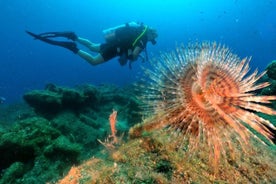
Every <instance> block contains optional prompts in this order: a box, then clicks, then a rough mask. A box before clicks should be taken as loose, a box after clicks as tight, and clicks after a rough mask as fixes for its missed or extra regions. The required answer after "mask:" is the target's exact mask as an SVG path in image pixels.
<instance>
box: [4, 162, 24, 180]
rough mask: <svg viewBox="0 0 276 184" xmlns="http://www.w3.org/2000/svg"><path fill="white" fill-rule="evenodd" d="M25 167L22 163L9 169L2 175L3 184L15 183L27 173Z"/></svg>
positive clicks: (17, 163)
mask: <svg viewBox="0 0 276 184" xmlns="http://www.w3.org/2000/svg"><path fill="white" fill-rule="evenodd" d="M24 170H25V167H24V164H23V163H22V162H14V163H13V164H12V165H11V166H10V167H9V168H7V169H6V170H5V171H4V172H3V175H2V178H1V180H0V181H1V184H2V183H3V184H4V183H14V182H15V181H14V180H15V179H16V178H19V177H21V176H22V175H23V174H24V173H25V171H24Z"/></svg>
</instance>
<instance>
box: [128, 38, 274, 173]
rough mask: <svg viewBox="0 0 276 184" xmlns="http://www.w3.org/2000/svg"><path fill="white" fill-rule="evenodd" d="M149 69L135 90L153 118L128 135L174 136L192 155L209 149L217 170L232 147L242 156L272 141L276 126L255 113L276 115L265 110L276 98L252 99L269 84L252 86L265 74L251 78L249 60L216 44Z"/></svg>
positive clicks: (163, 59)
mask: <svg viewBox="0 0 276 184" xmlns="http://www.w3.org/2000/svg"><path fill="white" fill-rule="evenodd" d="M153 63H154V66H155V67H154V68H153V69H152V70H150V69H148V70H146V74H147V75H146V77H145V81H144V82H145V84H140V85H139V88H140V89H142V91H143V92H144V93H143V95H142V96H141V99H142V100H143V101H144V102H145V104H146V106H145V108H146V111H147V112H150V113H153V114H154V115H153V117H152V118H150V119H149V120H147V121H145V123H144V124H143V125H139V126H136V127H135V128H134V129H132V130H131V134H132V136H139V135H140V134H141V132H142V131H143V130H146V131H151V130H157V129H165V130H167V131H168V132H170V133H171V134H172V135H177V136H176V137H173V136H172V137H173V138H172V139H175V143H176V144H177V146H180V147H182V148H184V147H185V144H186V143H187V144H188V145H189V146H188V150H189V151H190V153H193V152H195V149H198V148H199V147H201V146H200V145H201V144H202V145H206V146H208V147H209V148H210V155H209V160H210V161H212V164H213V166H215V168H216V167H217V166H218V162H219V160H220V157H221V156H226V155H227V154H230V155H234V151H233V150H234V149H233V147H236V146H237V145H239V146H241V148H242V149H243V150H244V151H246V149H247V147H248V145H249V140H250V138H251V137H254V138H257V139H258V140H259V141H261V142H264V141H263V140H264V139H265V140H268V141H271V139H272V138H273V134H272V133H271V132H270V130H269V129H268V127H269V128H271V129H275V127H274V125H273V124H272V123H271V122H269V121H268V120H265V119H263V118H262V117H260V116H258V115H257V114H255V113H254V112H261V113H265V114H269V115H276V111H274V110H272V109H270V108H268V107H266V106H265V105H264V104H268V103H270V101H271V100H275V99H276V96H257V95H255V94H254V91H255V90H258V89H262V88H264V87H266V86H268V85H269V83H267V82H264V83H261V84H258V85H256V84H255V82H256V81H257V80H258V79H259V78H260V77H261V76H262V75H263V74H261V75H259V76H258V75H257V71H255V72H253V73H249V64H248V63H249V59H247V58H245V59H242V60H240V59H239V58H238V56H236V55H234V54H232V53H231V52H230V51H229V49H228V48H226V47H224V46H221V45H217V44H216V43H212V44H210V43H203V44H195V45H189V46H188V47H187V49H185V48H183V47H181V48H178V49H177V52H176V53H174V52H172V53H164V54H162V55H161V57H160V58H158V59H155V60H154V61H153ZM256 132H258V133H256ZM256 135H258V136H256ZM260 135H261V136H260ZM260 137H261V138H260ZM237 143H238V144H237Z"/></svg>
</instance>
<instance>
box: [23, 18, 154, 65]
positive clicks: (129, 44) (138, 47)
mask: <svg viewBox="0 0 276 184" xmlns="http://www.w3.org/2000/svg"><path fill="white" fill-rule="evenodd" d="M26 32H27V33H28V34H29V35H31V36H32V37H34V38H35V39H38V40H41V41H43V42H46V43H49V44H52V45H57V46H60V47H64V48H66V49H69V50H70V51H72V52H73V53H75V54H77V55H79V56H80V57H81V58H83V59H85V60H86V61H87V62H88V63H90V64H92V65H98V64H101V63H104V62H106V61H109V60H110V59H112V58H114V57H116V56H119V63H120V64H121V65H125V64H126V63H127V62H128V61H129V67H130V68H131V63H132V62H134V61H136V60H137V59H138V58H139V57H141V58H142V61H144V60H147V59H148V58H147V50H146V45H147V42H148V41H150V42H151V43H152V44H153V45H155V44H156V41H155V39H156V38H157V36H158V35H157V31H156V30H155V29H153V28H151V27H149V26H147V25H144V24H143V23H137V22H129V23H126V24H123V25H119V26H117V27H114V28H110V29H106V30H103V33H104V37H105V41H106V42H105V43H92V42H90V41H89V40H88V39H85V38H81V37H78V36H77V35H76V34H75V33H74V32H71V31H69V32H46V33H42V34H34V33H32V32H30V31H26ZM56 37H64V38H67V39H70V40H72V41H57V40H54V39H53V38H56ZM76 42H78V43H80V44H82V45H84V46H85V47H87V48H88V49H89V50H90V51H92V52H97V53H98V54H97V55H96V56H92V55H91V54H89V53H87V52H85V51H83V50H80V49H78V47H77V44H76ZM143 50H144V51H145V57H146V59H145V58H144V57H143V56H141V55H140V54H141V52H142V51H143Z"/></svg>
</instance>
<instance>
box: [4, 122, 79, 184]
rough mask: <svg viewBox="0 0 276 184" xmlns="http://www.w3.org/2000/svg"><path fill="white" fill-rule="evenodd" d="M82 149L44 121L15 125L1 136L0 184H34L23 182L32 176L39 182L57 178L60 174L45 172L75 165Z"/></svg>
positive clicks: (17, 123)
mask: <svg viewBox="0 0 276 184" xmlns="http://www.w3.org/2000/svg"><path fill="white" fill-rule="evenodd" d="M81 149H82V147H81V146H80V145H79V144H77V143H72V142H71V141H70V140H69V139H68V138H66V137H64V136H62V134H61V132H60V131H59V130H57V129H56V128H54V127H53V126H52V125H51V123H50V122H49V121H48V120H46V119H44V118H41V117H32V118H28V119H25V120H21V121H18V122H16V123H15V124H14V126H12V127H11V128H10V129H8V130H7V131H6V132H3V134H1V135H0V155H1V159H0V172H2V173H3V178H0V183H33V182H31V181H30V182H26V181H29V179H31V178H33V177H32V176H36V178H35V179H36V181H41V182H42V181H44V182H46V181H48V180H51V179H53V178H56V177H58V176H59V175H60V173H58V172H44V171H45V168H47V170H53V171H55V170H56V169H55V168H59V169H64V168H66V167H68V166H69V165H71V164H75V163H77V162H78V156H79V154H80V152H81ZM14 168H17V172H15V171H14V170H15V169H14ZM22 168H24V169H22ZM46 175H47V177H46ZM17 178H18V179H17ZM15 180H16V181H15ZM44 182H43V183H44Z"/></svg>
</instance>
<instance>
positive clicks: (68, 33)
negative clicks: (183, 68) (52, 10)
mask: <svg viewBox="0 0 276 184" xmlns="http://www.w3.org/2000/svg"><path fill="white" fill-rule="evenodd" d="M39 36H42V37H44V38H54V37H64V38H68V39H70V40H73V41H76V40H77V38H78V37H77V35H76V34H75V33H74V32H72V31H63V32H46V33H41V34H39Z"/></svg>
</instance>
